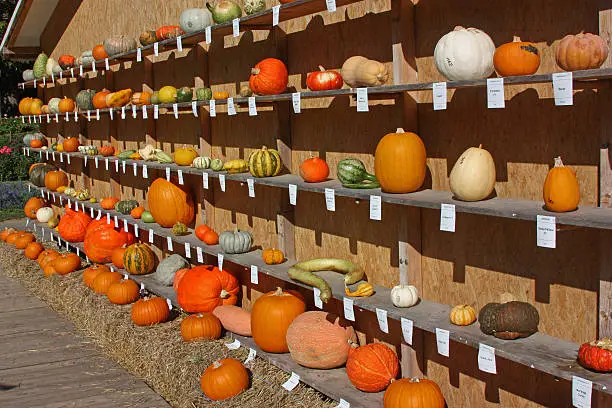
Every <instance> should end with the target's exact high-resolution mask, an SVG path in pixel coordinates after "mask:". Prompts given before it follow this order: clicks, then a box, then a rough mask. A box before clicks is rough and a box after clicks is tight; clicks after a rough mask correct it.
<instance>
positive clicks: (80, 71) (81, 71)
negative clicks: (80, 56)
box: [79, 65, 83, 76]
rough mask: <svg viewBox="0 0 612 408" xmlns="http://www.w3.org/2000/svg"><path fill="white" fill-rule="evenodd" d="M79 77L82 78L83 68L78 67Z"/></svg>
mask: <svg viewBox="0 0 612 408" xmlns="http://www.w3.org/2000/svg"><path fill="white" fill-rule="evenodd" d="M79 76H83V66H82V65H79Z"/></svg>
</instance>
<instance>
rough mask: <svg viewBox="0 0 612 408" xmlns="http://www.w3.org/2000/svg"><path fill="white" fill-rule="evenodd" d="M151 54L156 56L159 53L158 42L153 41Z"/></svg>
mask: <svg viewBox="0 0 612 408" xmlns="http://www.w3.org/2000/svg"><path fill="white" fill-rule="evenodd" d="M153 55H154V56H156V57H157V56H158V55H159V43H158V42H155V43H153Z"/></svg>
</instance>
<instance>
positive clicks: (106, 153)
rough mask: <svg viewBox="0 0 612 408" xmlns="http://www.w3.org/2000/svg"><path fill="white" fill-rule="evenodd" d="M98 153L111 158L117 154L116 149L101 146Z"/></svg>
mask: <svg viewBox="0 0 612 408" xmlns="http://www.w3.org/2000/svg"><path fill="white" fill-rule="evenodd" d="M98 153H100V154H101V155H102V156H104V157H109V156H112V155H114V154H115V148H114V147H113V146H100V147H98Z"/></svg>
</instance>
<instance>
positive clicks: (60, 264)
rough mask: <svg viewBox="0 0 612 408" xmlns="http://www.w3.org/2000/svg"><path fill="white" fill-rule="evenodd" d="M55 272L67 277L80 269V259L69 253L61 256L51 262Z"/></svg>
mask: <svg viewBox="0 0 612 408" xmlns="http://www.w3.org/2000/svg"><path fill="white" fill-rule="evenodd" d="M52 265H53V267H54V268H55V271H56V272H57V273H58V274H60V275H67V274H69V273H71V272H74V271H76V270H77V269H78V268H80V267H81V258H80V257H79V256H78V255H76V254H73V253H71V252H68V253H65V254H61V255H60V256H59V257H57V258H56V259H54V260H53V261H52Z"/></svg>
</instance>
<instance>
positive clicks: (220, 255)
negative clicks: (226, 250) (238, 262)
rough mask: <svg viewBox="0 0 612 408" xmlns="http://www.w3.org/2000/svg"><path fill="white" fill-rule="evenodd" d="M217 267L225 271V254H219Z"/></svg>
mask: <svg viewBox="0 0 612 408" xmlns="http://www.w3.org/2000/svg"><path fill="white" fill-rule="evenodd" d="M217 265H218V266H219V269H223V254H217Z"/></svg>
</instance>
